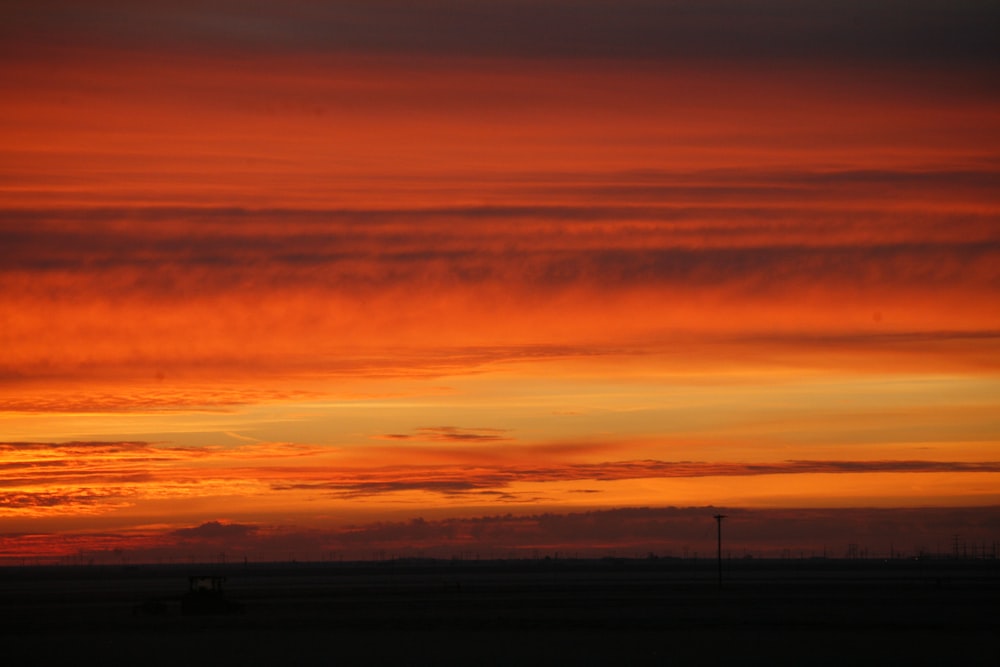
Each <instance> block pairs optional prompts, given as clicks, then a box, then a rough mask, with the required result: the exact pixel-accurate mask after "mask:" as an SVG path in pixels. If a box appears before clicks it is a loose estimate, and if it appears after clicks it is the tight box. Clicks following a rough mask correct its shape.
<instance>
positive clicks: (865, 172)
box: [0, 0, 1000, 563]
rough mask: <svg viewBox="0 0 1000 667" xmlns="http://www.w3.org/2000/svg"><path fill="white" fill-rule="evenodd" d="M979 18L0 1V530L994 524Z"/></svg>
mask: <svg viewBox="0 0 1000 667" xmlns="http://www.w3.org/2000/svg"><path fill="white" fill-rule="evenodd" d="M998 33H1000V8H998V7H997V6H996V4H995V3H991V2H984V1H978V0H949V1H948V2H944V1H924V2H918V1H912V2H896V1H889V0H875V1H871V0H866V1H865V2H860V1H858V2H854V1H850V0H848V1H845V2H837V3H829V2H819V1H810V0H800V1H792V0H768V1H763V0H752V1H741V2H737V1H736V0H701V1H695V0H676V1H666V0H664V1H659V2H654V1H652V0H616V1H614V2H611V1H607V0H579V1H576V2H569V1H564V0H506V1H503V2H501V1H499V0H465V1H459V0H440V1H436V0H431V1H429V2H422V3H411V2H403V1H402V0H399V1H392V0H365V1H363V2H362V1H360V0H355V1H345V2H339V1H331V2H311V1H308V0H302V1H297V2H292V1H288V0H282V1H281V2H278V1H277V0H261V1H258V2H228V1H223V0H209V1H206V2H185V1H179V0H171V1H170V2H166V1H164V0H152V1H150V2H143V3H134V2H124V1H122V2H112V1H99V2H88V3H76V2H59V1H55V0H32V1H31V2H21V1H20V0H15V1H13V2H5V3H4V4H3V6H2V8H0V99H2V100H3V102H2V103H0V139H2V141H0V563H12V562H15V563H16V562H24V561H25V560H26V559H31V560H33V561H35V562H93V561H94V560H95V559H96V560H97V561H100V560H102V559H104V560H108V559H111V560H127V559H132V560H133V561H140V560H159V561H163V560H172V559H181V560H183V559H192V560H194V559H201V560H204V559H216V558H220V557H222V556H221V555H223V554H228V557H230V558H247V559H251V560H267V559H283V558H297V559H327V558H335V557H336V558H371V557H385V556H387V555H388V556H392V557H395V556H412V555H441V556H454V555H455V554H460V555H468V554H471V553H475V554H476V555H480V554H482V555H492V556H505V555H508V554H520V555H538V554H549V553H555V552H561V553H564V554H566V553H571V554H588V555H594V554H607V553H616V554H633V553H642V554H645V553H646V552H650V553H660V554H672V555H689V554H694V553H697V552H699V551H700V552H701V553H703V554H704V553H708V552H709V551H710V549H711V547H712V543H713V542H712V541H713V538H714V536H715V522H714V520H712V515H713V514H714V513H717V512H718V511H720V509H719V508H724V509H725V510H726V512H727V513H728V514H729V515H730V519H729V520H728V523H727V530H731V531H732V535H733V540H734V541H733V543H732V549H734V550H736V552H738V553H750V554H772V555H773V554H776V553H780V554H788V553H800V554H806V553H808V554H810V555H816V554H819V553H826V554H829V555H837V556H841V555H843V554H844V553H845V549H847V548H848V545H849V544H861V545H863V548H870V549H871V552H872V553H883V554H884V553H889V550H890V549H893V550H897V551H898V550H902V551H904V552H906V553H908V554H911V555H912V554H915V553H919V552H921V551H928V552H930V551H936V552H947V553H952V552H953V551H955V550H956V547H955V545H956V544H958V540H957V539H956V536H959V537H960V539H961V544H962V545H963V547H962V548H963V549H966V548H967V547H966V544H971V545H973V548H975V545H976V544H979V545H980V546H981V547H982V549H983V551H985V550H986V549H987V547H986V546H983V545H994V546H993V547H992V548H993V550H994V552H995V548H996V547H995V544H996V543H997V541H998V540H1000V87H998V86H997V84H996V82H997V81H998V80H1000V77H998V74H1000V46H998V45H997V43H996V39H995V36H996V34H998ZM730 526H731V528H730ZM869 544H870V547H869V546H868V545H869Z"/></svg>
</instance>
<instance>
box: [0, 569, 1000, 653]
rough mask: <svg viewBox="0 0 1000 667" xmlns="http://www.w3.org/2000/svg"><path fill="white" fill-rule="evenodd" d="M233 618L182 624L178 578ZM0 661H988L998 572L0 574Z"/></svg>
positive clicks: (997, 625)
mask: <svg viewBox="0 0 1000 667" xmlns="http://www.w3.org/2000/svg"><path fill="white" fill-rule="evenodd" d="M202 574H207V575H217V574H222V575H225V576H226V578H227V580H226V584H225V586H226V599H227V600H229V601H232V602H234V603H240V604H241V605H242V610H241V611H240V612H238V613H230V614H212V615H203V616H188V615H182V614H181V600H182V597H183V595H184V594H185V592H186V591H187V587H188V576H189V575H202ZM0 643H2V653H0V655H2V656H3V662H4V664H7V665H12V666H13V665H52V664H111V665H119V664H136V665H310V664H346V665H355V664H359V665H383V664H393V665H442V664H445V665H562V664H601V665H603V664H610V665H633V664H657V665H669V664H676V665H696V664H709V665H710V664H736V663H739V664H744V665H746V664H751V665H752V664H808V665H817V664H818V665H858V664H879V665H932V664H933V665H1000V561H925V562H918V561H902V560H900V561H890V562H884V561H835V560H830V561H797V560H780V561H759V560H758V561H732V562H727V563H725V570H724V584H723V586H722V588H721V589H720V588H719V586H718V582H717V580H716V569H715V564H714V562H709V561H700V562H691V561H681V560H672V559H658V560H597V561H573V560H552V561H549V560H544V561H506V562H495V561H494V562H479V561H459V562H449V561H437V562H403V561H394V562H382V563H368V564H363V563H327V564H298V565H296V564H286V565H263V564H260V565H254V564H251V565H249V566H245V565H242V564H239V565H228V566H203V567H199V566H176V565H173V566H165V565H164V566H133V567H100V566H96V567H89V568H88V567H79V568H72V567H37V568H32V567H26V568H24V567H22V568H5V569H3V568H0Z"/></svg>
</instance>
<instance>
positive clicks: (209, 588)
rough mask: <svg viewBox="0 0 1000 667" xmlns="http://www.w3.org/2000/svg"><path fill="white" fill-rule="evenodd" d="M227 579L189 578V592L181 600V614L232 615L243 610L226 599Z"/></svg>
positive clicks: (212, 576) (213, 577)
mask: <svg viewBox="0 0 1000 667" xmlns="http://www.w3.org/2000/svg"><path fill="white" fill-rule="evenodd" d="M225 582H226V578H225V577H222V576H218V575H195V576H190V577H188V592H187V593H186V594H185V595H184V598H183V599H182V600H181V613H182V614H185V615H194V614H232V613H234V612H237V611H241V610H242V609H243V605H241V604H240V603H238V602H233V601H232V600H229V599H227V598H226V593H225V590H224V588H223V584H225Z"/></svg>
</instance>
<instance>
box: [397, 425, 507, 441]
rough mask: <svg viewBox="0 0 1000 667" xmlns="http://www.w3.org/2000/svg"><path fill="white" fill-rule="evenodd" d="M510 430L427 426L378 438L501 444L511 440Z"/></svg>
mask: <svg viewBox="0 0 1000 667" xmlns="http://www.w3.org/2000/svg"><path fill="white" fill-rule="evenodd" d="M508 432H509V429H502V428H460V427H457V426H425V427H422V428H418V429H417V430H416V431H415V432H413V433H386V434H385V435H381V436H378V437H380V438H383V439H386V440H421V441H430V442H458V443H475V442H487V443H489V442H500V441H504V440H510V438H509V437H508V436H507V435H506V434H507V433H508Z"/></svg>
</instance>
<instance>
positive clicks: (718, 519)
mask: <svg viewBox="0 0 1000 667" xmlns="http://www.w3.org/2000/svg"><path fill="white" fill-rule="evenodd" d="M725 518H726V515H725V514H716V515H715V523H716V525H717V526H718V535H719V543H718V544H719V546H718V561H719V588H722V520H723V519H725Z"/></svg>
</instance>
